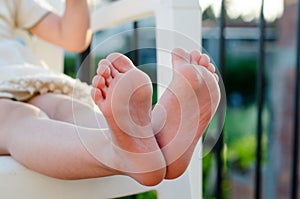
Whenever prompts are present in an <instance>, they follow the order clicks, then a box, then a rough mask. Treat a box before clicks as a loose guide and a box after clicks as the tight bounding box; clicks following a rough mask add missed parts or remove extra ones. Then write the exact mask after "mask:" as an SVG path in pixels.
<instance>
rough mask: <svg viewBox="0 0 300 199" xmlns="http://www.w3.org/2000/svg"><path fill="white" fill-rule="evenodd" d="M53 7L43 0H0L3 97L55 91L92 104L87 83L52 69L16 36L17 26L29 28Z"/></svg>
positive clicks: (0, 84) (22, 97) (0, 94)
mask: <svg viewBox="0 0 300 199" xmlns="http://www.w3.org/2000/svg"><path fill="white" fill-rule="evenodd" d="M50 11H51V6H48V5H47V4H46V3H45V1H41V0H0V98H14V99H16V100H19V101H25V100H28V99H30V98H31V97H32V96H34V95H36V94H43V93H46V92H56V93H63V94H66V95H72V96H73V97H74V98H77V99H79V100H81V101H85V102H89V103H90V104H92V102H91V98H90V88H89V87H88V86H87V85H86V84H83V83H80V82H79V81H77V80H74V79H71V78H70V77H68V76H66V75H63V74H57V73H54V72H53V71H51V70H49V69H48V68H47V66H45V65H43V63H42V62H41V60H39V59H38V57H37V56H36V55H35V54H34V53H33V52H32V51H31V49H30V48H28V47H27V46H26V44H25V43H22V42H21V41H20V40H18V39H15V38H14V32H15V31H16V30H17V29H24V30H28V29H29V28H31V27H33V26H34V25H35V24H36V23H38V22H39V21H40V20H42V18H43V17H45V16H46V15H47V14H48V13H49V12H50ZM41 50H42V49H41ZM75 90H76V92H75V94H74V91H75Z"/></svg>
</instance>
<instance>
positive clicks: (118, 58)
mask: <svg viewBox="0 0 300 199" xmlns="http://www.w3.org/2000/svg"><path fill="white" fill-rule="evenodd" d="M106 59H108V60H109V61H110V62H111V63H112V65H113V67H114V68H115V69H116V70H117V71H119V72H120V73H126V72H127V71H129V70H131V69H133V68H135V66H134V64H133V63H132V61H131V60H130V59H129V58H128V57H126V56H125V55H122V54H121V53H112V54H110V55H108V56H107V58H106Z"/></svg>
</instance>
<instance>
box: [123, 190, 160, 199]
mask: <svg viewBox="0 0 300 199" xmlns="http://www.w3.org/2000/svg"><path fill="white" fill-rule="evenodd" d="M131 198H132V196H125V197H121V198H118V199H131ZM135 198H136V199H156V198H157V194H156V192H155V191H148V192H145V193H141V194H138V195H136V196H135Z"/></svg>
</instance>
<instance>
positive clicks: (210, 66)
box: [207, 63, 216, 73]
mask: <svg viewBox="0 0 300 199" xmlns="http://www.w3.org/2000/svg"><path fill="white" fill-rule="evenodd" d="M207 68H208V70H209V71H210V72H212V73H214V72H216V67H215V65H213V64H212V63H210V64H209V66H208V67H207Z"/></svg>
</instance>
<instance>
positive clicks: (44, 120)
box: [0, 99, 163, 185]
mask: <svg viewBox="0 0 300 199" xmlns="http://www.w3.org/2000/svg"><path fill="white" fill-rule="evenodd" d="M49 106H51V104H49ZM0 109H1V112H0V120H1V126H0V138H1V139H0V149H1V152H2V154H4V153H5V154H10V155H12V157H13V158H15V159H16V160H17V161H18V162H20V163H21V164H23V165H24V166H26V167H28V168H30V169H32V170H35V171H37V172H40V173H42V174H45V175H48V176H52V177H55V178H62V179H82V178H93V177H102V176H109V175H116V174H120V175H128V176H131V177H132V178H134V179H136V180H137V181H138V182H140V183H142V184H145V185H153V184H157V183H159V182H160V181H161V180H162V178H163V173H162V172H160V171H159V172H156V171H152V170H150V171H149V172H135V171H140V170H143V171H144V170H146V169H149V168H147V166H144V168H142V167H143V165H141V164H138V163H139V162H137V161H141V159H142V158H139V157H138V158H136V157H135V156H134V155H132V156H130V155H127V154H125V155H124V153H120V152H119V151H118V150H116V149H118V146H117V145H116V144H113V143H112V141H111V139H110V137H109V134H108V133H105V132H103V131H101V130H99V129H92V128H83V127H78V126H75V125H73V124H71V123H66V122H61V121H57V120H52V119H49V118H48V117H47V115H46V114H45V113H44V112H42V111H41V110H40V109H39V108H37V107H35V106H32V105H30V104H25V103H21V102H14V101H11V100H4V99H2V100H0ZM96 150H97V153H93V152H95V151H96ZM126 155H127V156H126ZM143 161H146V159H143ZM151 161H153V160H151ZM155 163H157V162H149V163H147V162H146V163H145V164H147V165H149V164H150V165H151V164H152V166H153V165H155ZM155 166H156V165H155Z"/></svg>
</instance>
